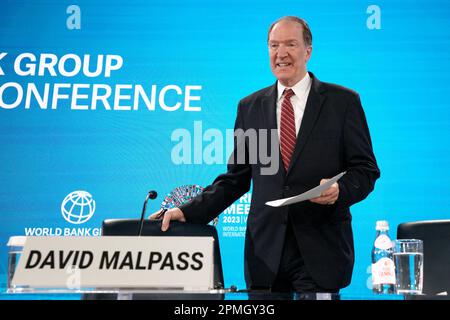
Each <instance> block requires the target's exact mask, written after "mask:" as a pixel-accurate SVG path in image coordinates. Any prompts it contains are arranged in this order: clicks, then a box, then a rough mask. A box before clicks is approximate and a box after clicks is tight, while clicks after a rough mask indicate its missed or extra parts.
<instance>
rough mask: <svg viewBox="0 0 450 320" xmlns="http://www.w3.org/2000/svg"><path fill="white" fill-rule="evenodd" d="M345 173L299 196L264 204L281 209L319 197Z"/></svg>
mask: <svg viewBox="0 0 450 320" xmlns="http://www.w3.org/2000/svg"><path fill="white" fill-rule="evenodd" d="M345 173H346V172H345V171H344V172H341V173H339V174H338V175H336V176H334V177H333V178H331V179H330V180H328V181H327V182H325V183H324V184H321V185H318V186H317V187H315V188H312V189H310V190H308V191H306V192H303V193H302V194H299V195H297V196H293V197H290V198H284V199H278V200H273V201H269V202H266V205H268V206H271V207H282V206H287V205H288V204H293V203H297V202H301V201H305V200H309V199H313V198H317V197H320V195H321V194H322V192H324V191H325V190H327V189H328V188H329V187H331V185H332V184H333V183H335V182H336V181H338V180H339V179H340V178H341V177H342V176H343V175H344V174H345Z"/></svg>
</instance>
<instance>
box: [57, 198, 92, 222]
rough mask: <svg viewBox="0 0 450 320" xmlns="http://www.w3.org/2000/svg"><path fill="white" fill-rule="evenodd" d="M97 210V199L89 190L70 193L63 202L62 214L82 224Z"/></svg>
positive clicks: (69, 220) (69, 219)
mask: <svg viewBox="0 0 450 320" xmlns="http://www.w3.org/2000/svg"><path fill="white" fill-rule="evenodd" d="M94 212H95V200H94V199H93V198H92V195H91V194H90V193H89V192H87V191H73V192H71V193H69V194H68V195H67V196H66V197H65V198H64V200H63V202H62V204H61V214H62V216H63V217H64V219H66V221H68V222H70V223H72V224H82V223H85V222H86V221H88V220H89V219H90V218H91V217H92V216H93V214H94Z"/></svg>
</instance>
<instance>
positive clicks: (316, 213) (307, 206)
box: [151, 16, 380, 293]
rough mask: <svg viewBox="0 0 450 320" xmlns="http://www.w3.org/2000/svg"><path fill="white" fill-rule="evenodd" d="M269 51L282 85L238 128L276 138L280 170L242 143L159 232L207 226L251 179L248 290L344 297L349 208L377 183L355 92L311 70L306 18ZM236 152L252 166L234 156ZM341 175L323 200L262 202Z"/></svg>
mask: <svg viewBox="0 0 450 320" xmlns="http://www.w3.org/2000/svg"><path fill="white" fill-rule="evenodd" d="M268 45H269V55H270V65H271V69H272V72H273V74H274V75H275V77H276V78H277V82H276V83H275V84H274V85H272V86H270V87H267V88H264V89H262V90H259V91H257V92H255V93H253V94H251V95H249V96H248V97H246V98H244V99H242V100H241V101H240V103H239V107H238V111H237V118H236V125H235V129H242V131H243V132H246V131H248V130H256V131H258V130H263V129H264V130H268V129H269V130H271V132H275V134H276V135H277V139H275V141H276V152H275V153H273V154H271V156H272V159H280V161H279V166H278V170H275V171H276V172H275V173H273V174H264V173H263V171H262V169H263V167H264V164H263V163H262V162H261V161H255V162H254V163H251V162H250V161H249V160H248V159H249V152H250V151H251V150H255V149H252V148H251V146H250V145H249V143H250V142H249V140H248V139H246V138H243V139H240V138H236V139H235V149H234V153H233V155H232V157H231V158H230V160H231V161H230V163H229V164H228V167H227V169H228V170H227V172H226V173H225V174H222V175H220V176H218V177H217V178H216V180H215V181H214V182H213V184H212V185H210V186H208V187H206V188H205V189H204V191H203V193H202V194H200V195H199V196H197V197H196V198H195V199H193V200H191V201H190V202H189V203H187V204H184V205H182V206H180V207H179V208H176V209H171V210H169V211H167V212H166V214H165V216H164V218H163V223H162V230H167V228H168V227H169V223H170V221H171V220H178V221H189V222H195V223H208V222H209V221H211V220H212V219H213V218H215V217H216V216H217V215H219V214H220V213H221V212H222V211H223V210H224V209H225V208H227V207H228V206H229V205H231V204H232V203H233V202H234V201H236V200H237V199H238V198H239V197H240V196H242V195H243V194H244V193H246V192H247V191H248V190H249V189H250V185H251V182H253V192H252V202H251V208H250V212H249V215H248V221H247V232H246V238H245V279H246V282H247V286H248V287H249V288H252V289H257V288H270V289H271V290H272V291H277V292H278V291H297V292H307V293H309V292H338V291H339V289H340V288H343V287H345V286H347V285H348V284H349V283H350V281H351V275H352V270H353V264H354V247H353V234H352V227H351V219H352V217H351V214H350V210H349V207H350V206H351V205H353V204H354V203H357V202H359V201H361V200H363V199H364V198H366V197H367V195H368V194H369V193H370V192H371V191H372V190H373V188H374V185H375V181H376V179H378V178H379V176H380V172H379V169H378V167H377V163H376V160H375V156H374V154H373V151H372V143H371V139H370V134H369V129H368V126H367V122H366V119H365V115H364V111H363V109H362V106H361V102H360V99H359V96H358V94H357V93H355V92H354V91H352V90H349V89H346V88H344V87H341V86H338V85H334V84H329V83H324V82H321V81H319V80H318V79H317V78H316V77H315V76H314V75H313V74H312V73H310V72H307V70H306V63H307V62H308V60H309V58H310V56H311V52H312V36H311V32H310V30H309V27H308V25H307V24H306V22H305V21H304V20H302V19H299V18H297V17H291V16H288V17H283V18H281V19H279V20H278V21H276V22H275V23H273V24H272V26H271V27H270V29H269V35H268ZM273 141H274V140H273V139H270V137H269V138H267V141H265V142H266V143H267V145H268V147H267V148H266V149H265V150H273V149H271V147H272V146H273ZM258 146H260V144H259V143H258ZM258 148H259V147H258ZM239 150H244V151H243V152H244V155H243V156H244V158H245V159H246V161H239V159H237V158H239V155H237V154H238V153H239ZM258 152H259V149H258ZM241 156H242V155H241ZM241 159H242V157H241ZM342 171H346V174H345V175H344V176H343V177H342V178H341V179H340V180H339V181H338V182H337V183H334V184H333V185H332V186H331V187H330V188H329V189H327V190H325V191H324V192H323V193H322V194H321V196H319V197H317V198H314V199H311V200H309V201H303V202H300V203H295V204H292V205H289V206H283V207H277V208H274V207H270V206H267V205H266V204H265V203H266V202H267V201H270V200H274V199H279V198H286V197H291V196H294V195H297V194H300V193H302V192H305V191H307V190H309V189H310V188H312V187H314V186H316V185H317V184H319V183H320V184H322V183H324V182H325V181H327V178H330V177H333V176H335V175H336V174H338V173H340V172H342ZM154 217H155V215H152V217H151V218H154Z"/></svg>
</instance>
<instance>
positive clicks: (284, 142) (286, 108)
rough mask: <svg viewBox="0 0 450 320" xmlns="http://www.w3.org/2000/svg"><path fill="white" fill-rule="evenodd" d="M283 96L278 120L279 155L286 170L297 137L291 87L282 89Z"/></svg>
mask: <svg viewBox="0 0 450 320" xmlns="http://www.w3.org/2000/svg"><path fill="white" fill-rule="evenodd" d="M283 95H284V98H283V102H282V104H281V120H280V144H281V157H282V158H283V164H284V168H285V169H286V171H287V170H288V168H289V162H290V161H291V157H292V153H293V152H294V148H295V140H296V138H297V135H296V133H295V132H296V131H295V116H294V107H293V106H292V103H291V97H292V96H294V95H295V93H294V91H292V89H285V90H284V93H283Z"/></svg>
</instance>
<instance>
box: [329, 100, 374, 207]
mask: <svg viewBox="0 0 450 320" xmlns="http://www.w3.org/2000/svg"><path fill="white" fill-rule="evenodd" d="M344 121H345V122H344V137H343V138H344V146H343V147H344V149H343V150H344V154H343V156H344V161H345V162H344V163H345V167H346V171H347V173H346V174H345V175H344V176H343V177H342V178H341V179H340V180H339V199H338V205H339V206H342V207H350V206H351V205H353V204H355V203H357V202H359V201H361V200H363V199H365V198H366V197H367V196H368V195H369V193H370V192H371V191H372V190H373V189H374V186H375V181H376V180H377V179H378V178H379V177H380V170H379V168H378V166H377V162H376V159H375V155H374V153H373V149H372V141H371V138H370V133H369V128H368V125H367V121H366V117H365V114H364V110H363V108H362V105H361V101H360V98H359V96H358V95H356V96H354V98H353V99H352V100H351V102H350V103H349V106H348V108H347V111H346V116H345V120H344Z"/></svg>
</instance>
